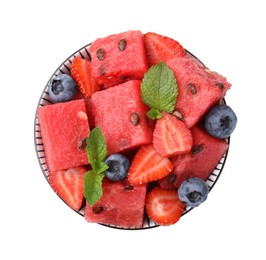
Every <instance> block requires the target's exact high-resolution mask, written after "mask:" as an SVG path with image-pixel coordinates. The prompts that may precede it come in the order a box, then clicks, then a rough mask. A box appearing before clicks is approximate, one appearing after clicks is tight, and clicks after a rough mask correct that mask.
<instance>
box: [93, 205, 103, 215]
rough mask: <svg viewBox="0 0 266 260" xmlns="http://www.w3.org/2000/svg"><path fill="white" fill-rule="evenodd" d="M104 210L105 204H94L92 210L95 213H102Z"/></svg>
mask: <svg viewBox="0 0 266 260" xmlns="http://www.w3.org/2000/svg"><path fill="white" fill-rule="evenodd" d="M103 210H104V208H103V206H94V207H92V212H93V213H94V214H100V213H101V212H102V211H103Z"/></svg>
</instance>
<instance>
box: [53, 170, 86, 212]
mask: <svg viewBox="0 0 266 260" xmlns="http://www.w3.org/2000/svg"><path fill="white" fill-rule="evenodd" d="M85 173H86V168H85V167H76V168H70V169H68V170H61V171H55V172H51V173H50V175H49V183H50V185H51V187H52V188H53V190H54V191H55V192H56V193H57V195H58V196H59V197H60V198H61V199H62V200H63V201H65V202H66V204H68V205H69V207H70V208H72V209H74V210H79V209H80V207H81V205H82V202H83V190H84V174H85Z"/></svg>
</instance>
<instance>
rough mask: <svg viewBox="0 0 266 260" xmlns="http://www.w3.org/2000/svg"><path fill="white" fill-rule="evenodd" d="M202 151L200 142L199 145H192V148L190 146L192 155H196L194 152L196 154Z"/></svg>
mask: <svg viewBox="0 0 266 260" xmlns="http://www.w3.org/2000/svg"><path fill="white" fill-rule="evenodd" d="M202 151H203V145H202V144H200V145H196V146H194V147H193V148H192V150H191V154H192V155H196V154H198V153H200V152H202Z"/></svg>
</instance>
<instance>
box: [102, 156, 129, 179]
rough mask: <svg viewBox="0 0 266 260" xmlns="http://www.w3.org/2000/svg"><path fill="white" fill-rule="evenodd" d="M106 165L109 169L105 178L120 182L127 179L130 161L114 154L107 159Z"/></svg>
mask: <svg viewBox="0 0 266 260" xmlns="http://www.w3.org/2000/svg"><path fill="white" fill-rule="evenodd" d="M105 163H106V164H107V165H108V166H109V169H108V170H107V171H105V176H106V177H107V178H108V179H109V180H112V181H120V180H122V179H124V178H126V177H127V174H128V170H129V165H130V164H129V160H128V159H127V158H126V157H125V156H123V155H121V154H112V155H110V156H108V157H107V159H106V160H105Z"/></svg>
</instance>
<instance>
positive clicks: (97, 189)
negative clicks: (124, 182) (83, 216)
mask: <svg viewBox="0 0 266 260" xmlns="http://www.w3.org/2000/svg"><path fill="white" fill-rule="evenodd" d="M103 178H104V173H97V172H95V171H93V170H92V171H88V172H87V173H85V175H84V197H85V198H86V201H87V202H88V203H89V205H90V206H93V205H94V204H95V203H96V202H97V201H98V200H99V199H100V198H101V197H102V195H103V189H102V180H103Z"/></svg>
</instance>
